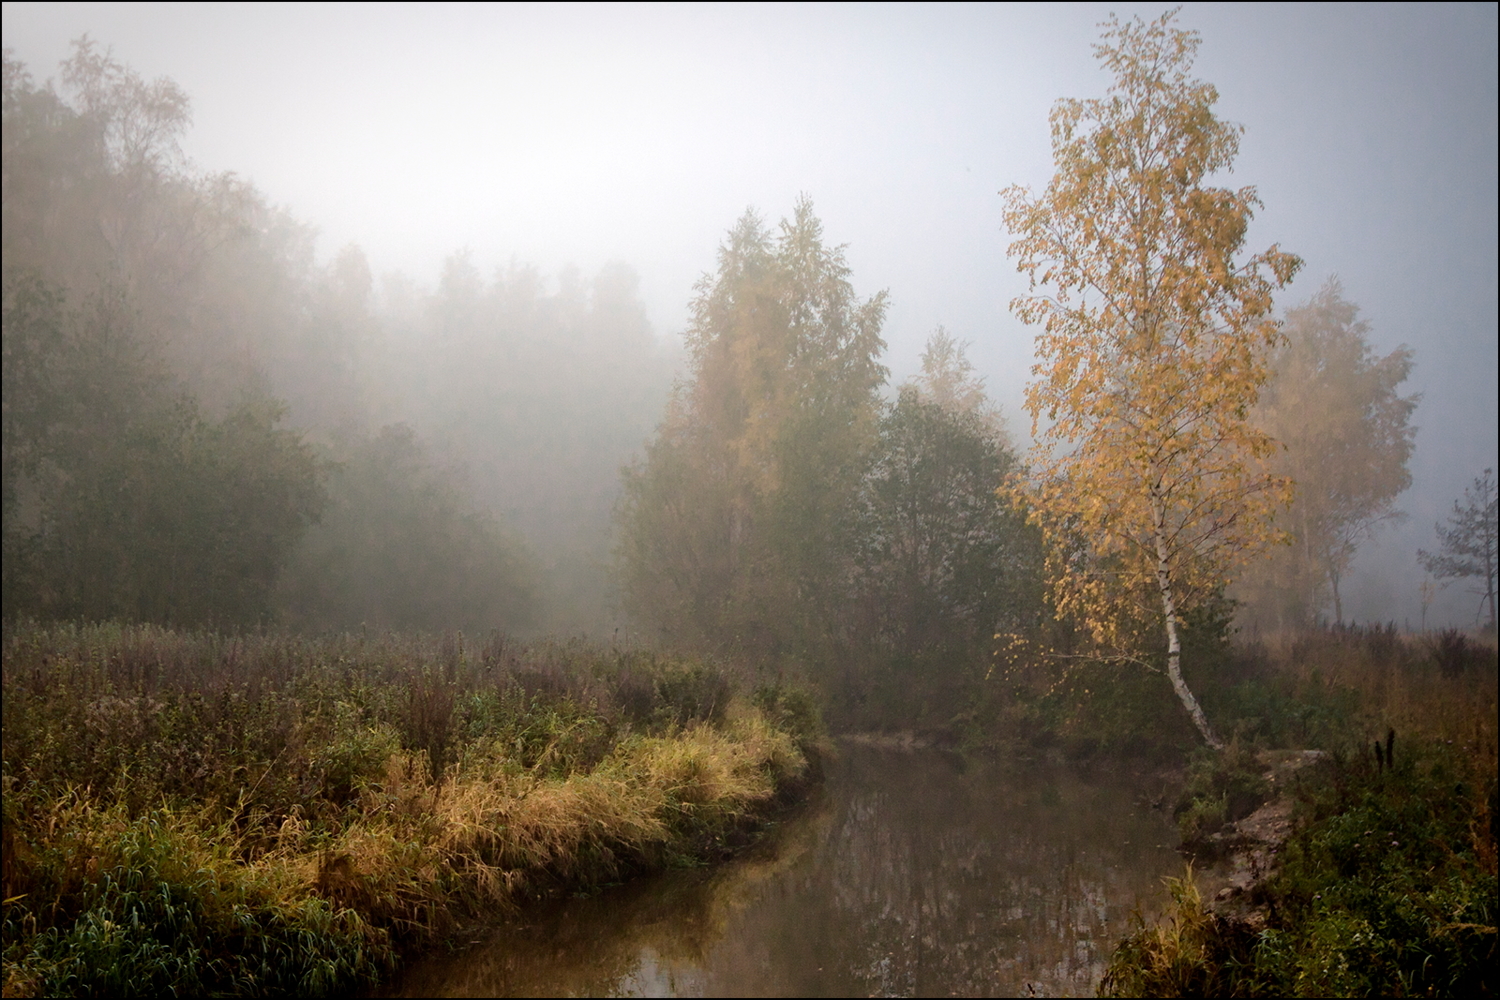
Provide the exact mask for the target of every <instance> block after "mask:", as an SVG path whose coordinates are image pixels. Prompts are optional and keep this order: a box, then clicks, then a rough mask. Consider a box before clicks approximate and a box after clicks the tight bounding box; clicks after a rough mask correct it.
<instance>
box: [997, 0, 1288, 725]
mask: <svg viewBox="0 0 1500 1000" xmlns="http://www.w3.org/2000/svg"><path fill="white" fill-rule="evenodd" d="M1175 16H1176V15H1175V12H1169V13H1167V14H1163V15H1162V16H1161V17H1159V18H1157V19H1156V20H1154V21H1150V22H1144V21H1141V20H1140V19H1138V18H1137V19H1133V20H1130V21H1123V22H1122V21H1120V20H1119V19H1118V18H1112V19H1111V20H1110V21H1109V22H1107V23H1106V24H1105V26H1104V27H1105V30H1104V33H1103V40H1102V42H1101V43H1100V44H1099V45H1097V46H1096V47H1095V52H1096V54H1097V56H1098V58H1099V60H1100V61H1101V62H1102V63H1103V64H1104V66H1105V67H1106V68H1107V69H1108V70H1109V71H1111V72H1112V73H1113V74H1114V77H1115V80H1114V83H1113V85H1112V86H1111V87H1110V89H1109V96H1107V97H1105V98H1102V99H1092V100H1062V101H1059V102H1058V103H1057V104H1056V105H1055V106H1054V108H1053V111H1052V149H1053V158H1054V161H1055V163H1056V168H1057V169H1056V173H1055V174H1054V175H1053V177H1052V180H1051V181H1050V182H1049V183H1048V185H1047V188H1046V190H1045V191H1044V192H1043V193H1042V194H1041V195H1039V196H1033V195H1032V194H1031V192H1030V191H1029V190H1027V189H1024V188H1021V187H1012V188H1010V189H1009V190H1008V191H1007V192H1006V199H1007V209H1006V223H1007V225H1008V226H1009V228H1010V229H1011V231H1012V232H1013V233H1014V234H1015V236H1016V239H1015V241H1014V242H1013V243H1012V244H1011V248H1010V251H1011V254H1012V256H1014V257H1016V258H1017V266H1018V268H1019V269H1020V270H1021V271H1023V272H1025V273H1026V274H1027V275H1028V276H1029V278H1030V281H1031V290H1032V291H1031V294H1027V295H1023V296H1020V297H1018V298H1017V299H1016V300H1015V301H1014V302H1013V303H1012V308H1013V309H1014V311H1015V312H1016V314H1017V315H1018V316H1019V317H1020V318H1021V319H1022V320H1023V321H1024V322H1026V323H1030V324H1037V325H1040V326H1041V328H1042V329H1041V332H1039V333H1038V335H1037V341H1036V353H1037V357H1038V359H1039V360H1038V362H1037V364H1036V366H1035V367H1034V368H1033V375H1034V376H1035V378H1034V380H1033V381H1032V382H1031V383H1030V385H1029V386H1028V389H1027V395H1026V406H1027V410H1028V412H1029V413H1030V414H1031V417H1032V422H1033V436H1034V437H1035V438H1036V439H1037V441H1038V446H1037V449H1036V451H1035V453H1034V455H1033V457H1032V461H1033V466H1034V468H1033V478H1032V479H1031V481H1030V483H1029V485H1028V488H1027V490H1026V492H1027V494H1028V496H1029V497H1030V498H1031V499H1032V501H1033V502H1034V503H1035V510H1036V511H1037V516H1038V517H1039V519H1040V522H1041V524H1042V526H1043V528H1044V529H1045V531H1046V533H1047V536H1048V538H1049V541H1050V543H1051V547H1050V553H1051V554H1050V555H1049V575H1050V577H1051V579H1052V581H1053V586H1054V591H1055V598H1056V602H1057V606H1058V608H1059V609H1060V611H1061V612H1063V613H1064V614H1068V615H1072V616H1076V617H1077V618H1078V619H1079V620H1080V621H1082V622H1083V623H1085V624H1086V626H1087V627H1088V629H1089V630H1090V632H1091V633H1092V634H1093V635H1094V637H1095V639H1096V640H1097V641H1098V642H1099V643H1100V644H1101V647H1102V648H1104V649H1105V650H1107V651H1110V654H1111V655H1117V656H1134V655H1136V654H1137V653H1138V650H1136V649H1135V648H1134V647H1135V645H1136V642H1135V637H1136V636H1138V635H1139V634H1141V632H1142V631H1143V630H1144V629H1146V628H1148V627H1151V626H1152V625H1153V623H1156V624H1160V625H1162V626H1164V629H1165V633H1166V639H1167V643H1166V663H1165V668H1166V673H1167V675H1168V676H1169V677H1170V679H1171V682H1172V685H1173V688H1174V690H1175V691H1176V692H1177V695H1178V697H1179V698H1180V700H1181V701H1182V703H1183V706H1184V707H1185V708H1186V710H1187V711H1188V713H1189V715H1190V716H1191V717H1192V719H1193V721H1194V723H1195V725H1196V726H1197V727H1198V730H1199V732H1200V733H1201V734H1202V735H1203V738H1204V739H1205V741H1206V742H1208V743H1209V744H1211V745H1218V743H1219V740H1218V737H1217V736H1216V735H1215V734H1214V732H1213V730H1212V728H1211V727H1210V725H1209V723H1208V720H1207V718H1206V717H1205V716H1204V714H1203V711H1202V709H1201V708H1200V707H1199V705H1198V703H1197V700H1196V698H1195V697H1194V696H1193V694H1192V692H1191V691H1190V690H1189V689H1188V687H1187V684H1186V682H1185V681H1184V680H1183V679H1182V673H1181V669H1180V651H1181V646H1180V637H1179V635H1178V629H1179V624H1180V622H1181V620H1182V616H1183V614H1184V612H1185V611H1187V610H1188V609H1190V608H1192V607H1193V606H1194V605H1197V604H1201V603H1203V602H1204V601H1206V600H1208V599H1210V598H1212V597H1213V596H1214V595H1216V594H1217V593H1219V592H1220V591H1222V588H1223V587H1224V585H1225V583H1226V582H1227V579H1228V575H1229V573H1230V570H1231V568H1232V566H1233V565H1234V563H1235V562H1236V560H1237V559H1239V558H1241V557H1243V556H1244V555H1245V554H1246V553H1247V552H1248V551H1250V550H1253V549H1255V548H1257V547H1260V546H1262V545H1264V544H1266V543H1268V542H1270V541H1271V540H1273V539H1274V538H1276V537H1277V533H1276V529H1275V528H1274V527H1273V524H1272V519H1273V517H1274V515H1275V512H1276V510H1277V509H1278V507H1280V506H1282V505H1283V504H1284V503H1285V502H1286V499H1287V484H1286V483H1285V481H1284V480H1283V479H1281V478H1279V477H1277V476H1274V475H1272V474H1270V473H1269V472H1268V471H1267V470H1266V468H1265V459H1266V458H1267V456H1268V455H1269V454H1270V451H1271V447H1272V442H1271V439H1270V438H1269V437H1268V436H1267V435H1266V434H1265V433H1263V432H1262V431H1260V430H1259V429H1257V428H1256V427H1255V426H1253V424H1252V423H1251V422H1250V420H1249V419H1248V418H1249V414H1250V411H1251V408H1252V407H1253V406H1254V404H1255V401H1256V398H1257V395H1258V393H1259V390H1260V387H1261V385H1262V384H1263V383H1264V382H1265V380H1266V377H1267V374H1268V367H1267V365H1268V356H1269V352H1270V351H1271V350H1272V348H1274V347H1275V346H1276V344H1277V343H1278V342H1279V338H1280V334H1279V332H1278V329H1277V324H1276V322H1275V321H1274V320H1273V319H1272V318H1271V315H1270V313H1271V306H1272V293H1273V291H1274V290H1275V289H1276V288H1278V287H1280V286H1282V285H1284V284H1285V283H1286V282H1287V281H1289V280H1290V279H1291V277H1292V275H1293V274H1294V273H1295V272H1296V270H1297V269H1298V267H1299V266H1300V264H1301V261H1300V260H1299V259H1298V258H1297V257H1295V256H1293V255H1292V254H1289V253H1285V252H1283V251H1281V250H1280V249H1279V248H1277V247H1274V246H1273V247H1271V248H1270V249H1269V250H1266V251H1264V252H1262V253H1260V254H1256V255H1254V256H1252V257H1250V258H1249V259H1248V260H1244V261H1241V260H1239V259H1238V257H1239V255H1240V252H1241V249H1242V247H1243V245H1244V242H1245V234H1246V228H1247V226H1248V224H1249V222H1250V219H1251V217H1252V215H1253V213H1254V210H1255V209H1256V208H1257V207H1258V206H1259V204H1260V203H1259V201H1258V199H1257V197H1256V193H1255V189H1254V188H1240V189H1238V190H1233V189H1228V188H1221V187H1215V186H1212V185H1211V184H1209V183H1208V180H1209V178H1210V177H1211V176H1212V175H1214V174H1217V173H1219V172H1222V171H1227V170H1229V169H1230V168H1231V167H1232V165H1233V162H1234V157H1235V154H1236V152H1237V151H1238V147H1239V137H1240V134H1241V129H1240V128H1239V127H1238V126H1236V125H1233V124H1230V123H1227V122H1224V121H1222V120H1220V119H1219V118H1218V117H1217V116H1216V115H1215V114H1214V111H1213V105H1214V103H1215V102H1216V100H1217V99H1218V94H1217V91H1216V90H1215V89H1214V88H1213V86H1212V85H1210V84H1207V83H1204V82H1202V81H1200V80H1196V79H1193V78H1192V77H1191V76H1190V75H1189V74H1190V70H1191V68H1192V61H1193V55H1194V53H1195V51H1196V50H1197V47H1198V43H1199V38H1198V35H1197V33H1196V32H1191V31H1185V30H1182V29H1179V28H1177V27H1175V26H1174V25H1173V20H1174V18H1175ZM1043 286H1048V288H1049V291H1048V293H1047V294H1038V290H1039V289H1040V288H1041V287H1043Z"/></svg>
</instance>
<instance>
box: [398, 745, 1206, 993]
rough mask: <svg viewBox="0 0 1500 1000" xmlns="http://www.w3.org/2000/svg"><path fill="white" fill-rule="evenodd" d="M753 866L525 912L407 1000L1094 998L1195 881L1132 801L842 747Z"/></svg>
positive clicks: (914, 755) (1032, 771) (911, 754)
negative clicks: (1181, 882) (1183, 877)
mask: <svg viewBox="0 0 1500 1000" xmlns="http://www.w3.org/2000/svg"><path fill="white" fill-rule="evenodd" d="M828 772H829V773H828V781H827V784H826V787H825V790H824V792H823V794H822V795H821V796H820V798H819V799H818V800H816V801H815V802H814V803H812V804H811V805H810V806H809V807H808V808H807V810H806V811H805V812H804V813H803V814H801V815H799V816H797V817H795V818H793V819H792V820H790V821H789V822H787V823H786V824H784V825H783V827H782V828H781V829H780V830H778V831H777V832H776V833H775V835H773V836H772V837H770V838H768V839H767V841H766V843H765V844H763V845H762V846H761V848H759V849H758V850H757V851H755V852H753V853H752V854H751V855H750V856H748V857H745V858H742V859H739V860H737V861H735V862H733V863H731V864H729V865H725V866H722V867H718V868H715V869H712V870H702V871H690V872H677V873H673V874H671V875H668V876H665V877H662V878H656V879H651V880H647V881H644V882H642V883H639V884H635V885H630V886H623V887H620V888H617V889H613V890H610V891H608V892H606V893H603V894H601V895H599V896H596V897H593V898H590V899H580V900H566V901H561V902H559V903H554V904H550V905H548V906H546V907H543V908H539V909H536V910H534V911H528V913H527V914H526V915H525V918H524V922H523V923H517V924H513V925H508V926H504V927H500V928H497V929H496V930H494V931H493V932H492V933H490V934H488V935H487V936H486V937H485V938H484V939H483V940H482V941H481V942H480V943H479V944H478V945H476V946H475V947H474V948H472V949H470V950H467V951H465V952H464V953H463V954H462V955H458V956H454V957H436V956H435V957H434V958H432V959H430V960H427V961H425V962H422V963H419V964H417V965H415V966H414V967H413V968H412V969H411V970H410V971H409V972H408V974H407V975H406V977H405V979H404V981H403V982H402V984H401V990H402V992H401V993H399V994H395V995H404V996H744V995H749V996H758V995H770V996H776V995H781V996H791V995H802V996H916V995H988V996H995V995H1000V996H1005V995H1011V996H1017V995H1024V994H1026V993H1027V992H1028V990H1034V991H1035V992H1036V993H1039V994H1042V995H1053V996H1056V995H1079V994H1087V993H1091V992H1092V990H1093V986H1094V984H1095V983H1096V982H1097V980H1098V976H1099V973H1100V971H1101V969H1102V965H1103V962H1104V959H1105V958H1106V957H1107V955H1108V953H1109V950H1110V948H1112V947H1113V945H1114V943H1115V942H1116V941H1118V940H1119V938H1120V937H1121V936H1123V935H1124V934H1125V933H1126V932H1127V930H1128V929H1129V926H1130V921H1129V917H1130V913H1131V911H1132V909H1133V908H1135V907H1136V906H1137V905H1138V904H1142V903H1145V904H1148V905H1149V904H1154V902H1155V901H1156V900H1159V899H1160V897H1161V884H1160V878H1161V876H1162V875H1163V874H1172V873H1175V872H1176V871H1177V870H1178V869H1179V868H1180V867H1181V862H1180V860H1179V859H1178V857H1177V855H1176V853H1175V851H1173V850H1172V846H1173V844H1174V843H1175V837H1174V835H1173V832H1172V830H1171V829H1170V827H1169V826H1168V824H1167V822H1166V820H1165V819H1164V817H1162V816H1161V815H1160V814H1158V813H1153V812H1151V811H1150V810H1149V809H1147V808H1145V807H1144V806H1141V805H1138V804H1137V802H1136V799H1137V796H1136V794H1135V790H1134V789H1132V788H1131V787H1129V785H1128V783H1123V782H1119V781H1111V782H1102V783H1086V782H1083V781H1080V780H1078V779H1077V778H1076V777H1075V776H1073V775H1072V774H1070V773H1069V772H1068V771H1067V770H1066V769H1063V768H1061V767H1058V768H1045V767H1039V766H1027V767H1024V768H1021V767H1017V768H1004V767H1000V766H994V765H990V766H971V767H968V768H965V767H964V765H963V763H962V761H960V760H958V759H957V758H954V757H952V756H949V755H944V754H941V753H938V752H935V751H901V750H891V749H880V748H877V747H872V746H864V745H858V744H849V743H846V744H843V745H842V746H841V748H840V755H839V758H838V759H837V760H835V761H833V762H832V763H831V764H830V765H829V768H828Z"/></svg>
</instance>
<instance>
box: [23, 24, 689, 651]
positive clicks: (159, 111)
mask: <svg viewBox="0 0 1500 1000" xmlns="http://www.w3.org/2000/svg"><path fill="white" fill-rule="evenodd" d="M60 79H61V83H62V87H63V89H62V91H61V92H59V91H58V90H56V89H54V87H53V86H52V85H50V84H49V85H47V86H43V87H38V86H36V85H35V84H34V82H33V81H32V78H31V76H30V74H29V73H28V71H27V69H26V67H24V66H22V65H21V64H20V63H19V62H17V61H16V60H15V59H13V58H12V57H11V56H10V54H9V53H7V54H6V58H5V70H4V162H5V171H4V190H3V200H4V230H3V245H0V251H3V255H4V303H5V398H6V404H5V432H4V448H5V456H4V468H5V473H4V487H5V492H4V500H5V519H4V521H5V526H4V533H5V536H4V537H5V609H6V614H7V616H12V615H16V614H36V615H42V616H55V615H60V616H82V617H85V618H105V617H125V618H135V619H144V620H153V621H162V622H171V623H179V624H188V623H206V622H216V623H220V624H232V623H250V622H263V621H272V620H282V621H285V622H287V623H289V624H296V625H297V626H299V627H303V628H316V629H328V628H347V627H356V626H359V625H361V624H365V625H370V626H375V627H402V626H408V627H422V628H432V629H437V628H453V627H466V628H471V629H482V628H492V627H496V626H501V627H507V628H518V627H539V626H551V627H561V628H593V629H602V628H603V627H604V626H605V624H606V621H607V619H608V616H609V613H610V612H609V606H610V603H611V598H610V594H609V590H608V585H607V575H606V574H605V573H604V569H605V566H606V563H607V560H608V558H609V540H608V533H609V527H610V516H611V511H612V507H613V503H614V499H615V496H616V495H617V493H618V467H619V465H620V464H621V463H622V462H623V461H625V460H626V458H627V457H628V456H629V455H630V454H631V452H632V451H633V450H634V449H635V448H636V447H637V446H638V445H639V443H640V441H641V440H642V439H643V438H644V437H645V436H646V434H647V433H648V432H649V430H650V428H651V426H652V424H653V422H654V420H655V419H656V415H657V414H658V412H659V408H660V405H661V400H662V399H663V398H664V396H665V393H666V390H667V386H668V383H669V379H670V360H671V358H670V354H669V353H668V352H666V351H664V350H663V349H661V348H660V347H659V346H658V345H657V343H656V342H655V340H654V339H653V337H652V335H651V333H650V330H649V328H648V326H647V324H646V321H645V316H644V309H643V307H642V305H641V303H640V300H639V296H638V292H637V288H636V281H635V277H634V275H633V273H632V272H630V271H629V269H628V268H626V267H624V266H623V265H612V266H610V267H607V268H605V269H604V270H603V271H602V272H601V273H600V274H599V275H598V276H597V277H596V278H594V279H592V280H589V279H585V278H583V277H582V276H580V275H578V274H577V273H575V272H570V273H566V274H564V275H563V276H562V278H561V280H560V281H559V282H558V287H557V288H556V290H555V291H554V290H552V289H551V288H550V287H549V283H548V282H546V281H544V279H543V278H542V277H541V276H540V275H539V274H537V273H536V272H535V270H534V269H529V268H527V267H525V266H524V265H521V264H514V265H512V266H511V267H510V268H509V269H508V270H505V271H502V272H501V273H499V274H497V275H496V276H495V278H494V280H493V281H486V280H485V279H484V278H483V277H482V276H480V275H479V274H478V272H477V271H476V269H475V268H474V267H473V266H472V264H470V263H469V262H468V259H467V257H466V256H464V255H463V254H459V255H456V256H455V257H453V258H452V259H451V260H450V261H449V262H448V264H447V266H446V268H445V271H444V275H443V279H442V281H441V282H440V284H439V287H438V288H437V289H436V290H435V291H432V292H428V291H424V290H421V289H418V288H416V287H415V286H413V285H412V284H411V283H410V282H409V281H406V280H404V279H402V278H400V276H392V277H390V278H389V279H387V280H384V281H383V282H377V281H376V279H375V278H374V276H373V275H372V274H371V272H370V267H369V264H368V262H367V260H366V259H365V256H364V254H363V253H362V252H361V251H360V250H359V249H358V248H357V247H348V248H345V249H344V250H343V251H342V252H341V253H339V254H338V255H337V256H336V257H335V258H334V259H333V260H332V261H331V262H330V263H328V264H327V265H326V266H320V265H318V264H316V263H315V262H314V258H313V253H312V232H311V230H310V229H308V228H307V227H306V226H304V225H303V224H301V223H299V222H298V221H297V220H295V219H292V218H291V217H290V216H288V215H287V214H286V213H285V212H283V211H280V210H278V209H276V208H274V207H273V206H271V205H269V204H268V203H267V202H266V200H265V198H264V197H263V196H262V195H261V194H260V193H259V192H258V191H256V190H255V189H254V188H253V187H251V186H250V185H248V184H246V183H244V182H243V181H241V180H240V179H238V178H236V177H235V176H234V175H233V174H217V175H208V174H203V173H200V172H198V171H196V170H195V169H194V168H193V167H192V165H191V164H190V163H189V162H187V160H186V159H185V158H184V157H183V155H182V153H181V149H180V141H181V138H182V136H183V134H184V133H185V131H186V129H187V128H188V126H189V123H190V121H191V110H190V105H189V101H188V97H187V95H186V94H185V93H183V91H182V90H181V89H180V88H178V87H177V86H176V85H175V84H174V83H172V82H171V81H170V80H166V79H160V80H156V81H150V82H148V81H146V80H143V79H142V78H141V77H140V76H139V75H138V74H136V73H135V72H134V71H133V70H131V69H130V68H129V67H126V66H124V65H122V64H120V63H118V62H117V61H115V60H114V59H113V58H112V57H111V56H110V55H109V54H108V53H107V52H101V51H100V49H99V48H98V47H97V46H95V45H94V44H93V43H92V42H90V41H89V40H88V39H87V38H85V39H82V40H80V41H79V42H77V43H76V44H75V47H74V51H73V55H72V56H71V57H70V58H69V60H68V61H67V62H65V63H64V65H63V67H62V72H61V74H60Z"/></svg>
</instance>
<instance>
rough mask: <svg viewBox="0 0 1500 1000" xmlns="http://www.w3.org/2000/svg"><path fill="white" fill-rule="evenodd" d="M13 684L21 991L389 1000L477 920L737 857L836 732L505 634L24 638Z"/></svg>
mask: <svg viewBox="0 0 1500 1000" xmlns="http://www.w3.org/2000/svg"><path fill="white" fill-rule="evenodd" d="M3 669H4V702H3V705H4V709H3V711H4V730H3V745H4V764H3V782H4V827H3V836H4V873H3V875H4V900H5V902H4V925H3V926H4V969H5V992H6V995H28V994H46V995H110V996H118V995H132V994H153V993H159V992H166V991H176V992H178V993H209V992H213V993H268V992H272V993H273V992H296V993H328V992H332V991H336V990H347V989H349V988H352V987H357V986H358V985H359V984H361V983H371V982H374V981H376V980H377V979H379V978H380V977H381V976H383V975H384V974H386V973H388V972H389V971H390V970H391V969H392V968H393V966H394V964H395V962H396V959H397V956H398V955H399V954H400V953H401V952H402V951H403V950H404V949H410V948H413V947H418V946H420V945H422V944H424V943H426V942H428V941H429V940H431V939H432V937H433V936H434V935H435V934H439V933H441V932H443V931H444V930H445V929H447V928H450V927H451V926H452V925H453V924H454V923H455V921H457V920H459V919H461V918H463V917H464V916H466V915H471V914H478V913H483V912H487V911H493V910H494V909H496V908H504V907H510V906H514V905H516V904H518V903H520V902H522V901H524V900H525V899H526V898H528V897H530V896H534V895H537V894H541V893H546V892H551V891H558V890H563V889H568V890H577V889H587V888H589V887H591V886H596V885H599V884H602V883H606V882H609V881H613V880H617V879H619V878H622V877H624V876H626V875H629V874H633V873H638V872H642V871H648V870H651V869H655V868H660V867H662V866H665V865H670V864H674V863H691V862H694V861H697V860H699V859H704V858H711V857H714V856H717V855H719V854H721V853H722V852H723V851H724V850H726V849H727V848H728V847H730V846H732V844H733V843H734V842H735V840H736V838H737V837H739V836H741V835H742V834H743V833H744V831H745V830H746V829H748V827H749V826H751V825H753V823H754V822H755V821H756V819H757V818H759V817H762V816H764V815H765V814H766V813H767V812H769V811H770V810H771V809H773V808H774V806H775V804H776V803H777V802H778V801H779V800H781V799H784V798H785V797H786V796H787V795H789V794H791V793H792V791H793V790H794V789H795V788H796V787H797V785H798V784H799V783H800V782H803V781H805V780H806V779H807V776H808V770H809V765H808V758H807V751H808V750H809V748H810V747H811V745H812V743H811V741H812V740H814V739H815V738H816V735H817V732H816V731H817V726H818V723H817V718H816V713H815V711H813V710H812V708H811V704H810V702H808V701H807V700H806V699H805V698H801V697H799V696H797V695H794V694H790V693H788V692H785V691H781V690H777V689H762V690H760V691H757V692H756V693H755V695H754V696H753V697H746V696H744V695H742V694H740V693H737V692H736V691H735V689H734V686H733V684H732V683H731V681H730V679H729V678H728V677H727V676H726V675H725V674H724V673H723V672H721V671H719V670H717V669H715V668H713V667H711V666H709V665H706V664H703V663H698V662H692V661H686V660H679V659H670V658H663V657H658V656H654V655H651V654H646V653H632V652H621V651H618V650H608V651H606V650H598V649H591V648H588V647H585V646H582V645H540V646H529V647H520V646H515V645H511V644H508V643H507V642H505V641H504V640H503V639H500V638H494V639H492V640H490V641H488V642H485V643H481V644H468V643H466V642H465V641H464V640H463V639H462V637H457V636H454V637H449V638H446V639H422V638H417V637H410V636H381V637H355V636H345V637H342V638H338V639H329V640H325V641H309V640H302V639H296V638H292V637H287V636H278V635H252V636H240V637H234V636H223V635H215V634H208V633H202V634H185V633H180V632H173V631H168V630H162V629H156V628H149V627H138V628H135V627H117V626H98V627H70V626H58V627H37V626H18V627H16V628H13V629H11V630H10V631H9V632H8V633H7V634H6V636H5V639H4V668H3Z"/></svg>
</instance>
